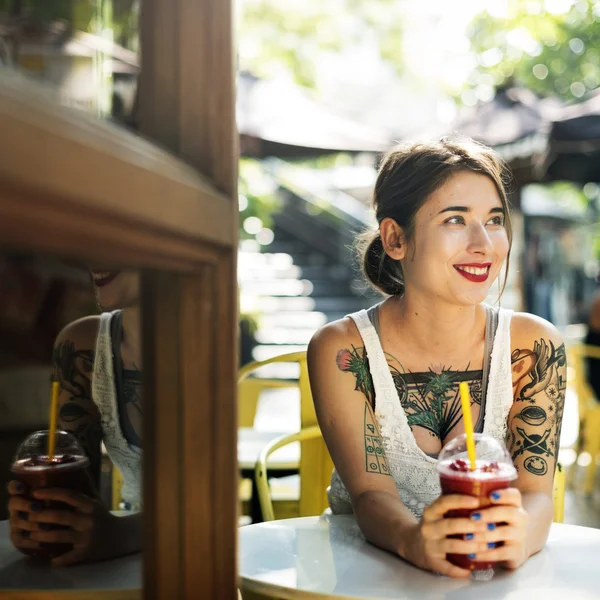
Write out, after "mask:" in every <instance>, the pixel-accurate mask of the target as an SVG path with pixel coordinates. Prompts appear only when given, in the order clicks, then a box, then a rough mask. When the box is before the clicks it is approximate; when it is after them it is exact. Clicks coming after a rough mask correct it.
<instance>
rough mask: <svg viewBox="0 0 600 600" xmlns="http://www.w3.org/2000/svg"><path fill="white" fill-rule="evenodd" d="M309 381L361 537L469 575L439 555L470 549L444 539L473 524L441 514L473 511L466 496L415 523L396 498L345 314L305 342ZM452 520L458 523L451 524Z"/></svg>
mask: <svg viewBox="0 0 600 600" xmlns="http://www.w3.org/2000/svg"><path fill="white" fill-rule="evenodd" d="M308 369H309V374H310V384H311V389H312V394H313V398H314V403H315V409H316V412H317V418H318V421H319V425H320V427H321V431H322V432H323V437H324V438H325V442H326V444H327V447H328V449H329V452H330V454H331V457H332V459H333V462H334V464H335V467H336V470H337V472H338V474H339V476H340V477H341V479H342V481H343V482H344V485H345V487H346V489H347V490H348V492H349V494H350V499H351V503H352V510H353V511H354V514H355V516H356V519H357V521H358V524H359V526H360V528H361V530H362V532H363V533H364V535H365V537H366V538H367V539H368V540H369V541H370V542H371V543H373V544H375V545H376V546H379V547H381V548H384V549H386V550H389V551H391V552H394V553H396V554H398V555H400V556H401V557H402V558H404V559H406V560H408V561H409V562H411V563H413V564H415V565H416V566H418V567H420V568H424V569H431V570H434V571H437V572H439V573H442V574H444V575H449V576H452V577H467V576H469V574H470V572H469V571H467V570H464V569H460V568H459V567H455V566H454V565H452V564H450V563H449V562H448V561H447V560H446V553H448V552H453V551H463V552H465V553H467V554H468V553H471V552H475V551H476V548H475V544H474V543H473V542H468V541H463V540H458V539H449V538H447V536H448V535H449V534H450V533H459V532H460V533H470V532H471V531H475V530H476V528H477V527H478V525H477V524H476V523H474V522H472V521H470V520H468V519H463V520H462V521H464V522H466V523H463V524H462V525H463V526H466V527H467V529H464V531H463V529H459V530H456V529H454V530H451V528H452V527H455V526H457V524H456V523H453V522H452V521H458V520H452V519H444V518H443V516H444V514H445V513H446V512H447V511H448V510H451V509H458V508H475V507H476V506H477V501H476V500H475V499H474V498H471V497H470V496H444V497H442V498H441V499H439V500H438V501H436V502H434V503H433V504H432V505H430V506H429V507H427V508H426V510H425V513H424V515H423V520H422V521H421V522H419V521H418V520H417V519H416V518H415V516H414V515H413V514H412V513H411V512H410V510H409V509H408V508H407V507H406V506H405V505H404V503H403V502H402V500H401V498H400V495H399V494H398V490H397V489H396V485H395V483H394V479H393V478H392V476H391V475H390V466H389V463H388V459H387V457H386V454H385V449H384V445H383V443H382V438H381V433H380V431H379V427H378V424H377V421H376V418H375V415H374V410H373V407H374V406H375V403H376V401H377V399H376V398H375V394H374V391H373V385H372V381H371V377H370V373H369V365H368V360H367V356H366V353H365V350H364V347H363V345H362V340H361V338H360V336H359V334H358V332H357V330H356V326H355V325H354V323H353V322H352V321H351V320H350V319H343V320H341V321H337V322H334V323H330V324H328V325H326V326H325V327H323V328H322V329H320V330H319V331H318V332H317V333H316V334H315V336H314V337H313V338H312V340H311V342H310V344H309V347H308ZM459 525H460V523H459Z"/></svg>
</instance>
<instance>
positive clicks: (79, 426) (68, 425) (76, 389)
mask: <svg viewBox="0 0 600 600" xmlns="http://www.w3.org/2000/svg"><path fill="white" fill-rule="evenodd" d="M53 363H54V369H55V376H56V377H57V378H58V381H59V382H60V388H61V392H63V391H66V392H67V393H68V394H69V398H68V401H67V402H64V403H63V404H62V405H61V407H60V411H59V415H58V416H59V422H60V424H61V427H62V429H64V430H65V431H68V432H70V433H72V434H73V435H74V436H75V437H76V438H77V439H78V441H79V442H80V444H81V445H82V446H83V448H84V450H85V452H86V453H87V455H88V458H89V459H90V470H91V472H92V475H93V477H94V479H95V481H96V482H98V481H99V476H100V458H101V456H100V442H101V439H102V428H101V426H100V423H99V420H98V418H97V416H95V415H93V414H92V410H93V407H94V404H93V400H92V398H91V373H92V371H93V367H94V352H93V351H92V350H78V349H76V348H75V345H74V344H73V342H71V341H69V340H65V341H64V342H61V343H60V344H58V345H57V346H56V348H55V349H54V353H53Z"/></svg>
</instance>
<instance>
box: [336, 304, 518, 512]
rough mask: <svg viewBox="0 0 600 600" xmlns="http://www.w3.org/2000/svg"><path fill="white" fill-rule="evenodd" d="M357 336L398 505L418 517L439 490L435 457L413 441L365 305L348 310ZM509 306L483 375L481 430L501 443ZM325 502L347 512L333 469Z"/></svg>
mask: <svg viewBox="0 0 600 600" xmlns="http://www.w3.org/2000/svg"><path fill="white" fill-rule="evenodd" d="M349 316H350V317H351V318H352V320H353V321H354V322H355V323H356V327H357V328H358V331H359V333H360V336H361V337H362V340H363V343H364V346H365V349H366V352H367V356H368V358H369V367H370V371H371V377H372V379H373V386H374V388H375V398H376V402H375V418H376V419H377V423H378V425H379V429H380V430H381V435H382V438H383V446H384V448H385V453H386V456H387V459H388V463H389V466H390V471H391V474H392V476H393V478H394V482H395V484H396V488H397V490H398V493H399V494H400V498H401V499H402V502H403V503H404V505H405V506H406V507H407V508H408V509H409V510H410V511H411V512H412V513H413V514H414V515H415V516H416V517H417V518H418V519H420V518H421V516H422V515H423V509H424V508H425V507H426V506H428V505H429V504H431V503H432V502H433V501H434V500H436V499H437V498H438V497H439V495H440V493H441V489H440V483H439V476H438V474H437V472H436V469H435V467H436V464H437V459H436V458H432V457H431V456H428V455H427V454H425V452H423V451H422V450H421V449H420V448H419V446H418V445H417V441H416V439H415V436H414V435H413V433H412V431H411V428H410V426H409V424H408V420H407V418H406V413H405V412H404V409H403V408H402V405H401V404H400V399H399V397H398V393H397V391H396V387H395V385H394V381H393V379H392V374H391V372H390V369H389V366H388V363H387V360H386V358H385V354H384V352H383V348H382V347H381V342H380V340H379V336H378V334H377V332H376V330H375V328H374V327H373V324H372V323H371V321H370V319H369V316H368V314H367V311H366V310H361V311H360V312H357V313H354V314H351V315H349ZM511 317H512V311H511V310H506V309H502V308H501V309H499V313H498V327H497V329H496V334H495V336H494V343H493V347H492V357H491V361H490V370H489V376H488V386H487V395H486V403H485V416H484V427H483V433H484V434H486V435H490V436H492V437H494V438H496V439H497V440H498V441H500V442H501V443H502V444H504V443H505V438H506V426H507V425H506V421H507V418H508V413H509V411H510V409H511V407H512V404H513V390H512V376H511V368H510V366H511V362H510V355H511V344H510V321H511ZM327 494H328V498H329V506H330V508H331V511H332V512H333V513H334V514H349V513H352V504H351V501H350V495H349V494H348V491H347V490H346V488H345V487H344V484H343V483H342V480H341V478H340V476H339V475H338V473H337V471H336V470H335V469H334V471H333V474H332V476H331V485H330V487H329V488H328V490H327Z"/></svg>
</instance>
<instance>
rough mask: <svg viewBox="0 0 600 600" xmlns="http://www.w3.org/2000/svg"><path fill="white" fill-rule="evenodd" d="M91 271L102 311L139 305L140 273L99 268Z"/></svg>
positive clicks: (95, 292) (95, 293)
mask: <svg viewBox="0 0 600 600" xmlns="http://www.w3.org/2000/svg"><path fill="white" fill-rule="evenodd" d="M89 269H90V274H91V277H92V286H93V288H94V295H95V296H96V302H97V303H98V306H99V307H100V308H101V309H102V310H105V311H111V310H117V309H123V308H129V307H131V306H134V305H136V304H137V303H138V300H139V292H140V277H139V272H138V271H135V270H131V269H123V270H114V269H113V270H109V269H105V268H99V267H93V268H92V267H90V268H89Z"/></svg>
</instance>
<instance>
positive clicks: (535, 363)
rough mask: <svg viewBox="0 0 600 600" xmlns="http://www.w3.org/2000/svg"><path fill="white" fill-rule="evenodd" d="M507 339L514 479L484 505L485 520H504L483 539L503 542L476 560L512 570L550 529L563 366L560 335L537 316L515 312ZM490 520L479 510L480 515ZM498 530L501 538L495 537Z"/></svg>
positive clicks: (538, 547)
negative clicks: (509, 341)
mask: <svg viewBox="0 0 600 600" xmlns="http://www.w3.org/2000/svg"><path fill="white" fill-rule="evenodd" d="M511 338H512V384H513V396H514V402H513V406H512V409H511V411H510V413H509V416H508V421H507V440H506V445H507V448H508V450H509V452H510V454H511V456H512V459H513V462H514V464H515V467H516V468H517V471H518V479H517V483H516V489H515V488H512V489H508V490H503V491H500V492H498V495H497V498H495V499H493V502H494V503H495V504H498V505H501V506H496V507H495V508H492V509H487V510H489V514H490V515H492V512H494V511H495V512H494V515H493V518H494V519H495V520H494V521H490V522H496V523H497V522H499V521H502V522H506V523H508V525H506V526H504V527H498V528H497V530H496V531H493V532H491V533H489V534H487V535H488V538H487V541H491V542H495V541H497V540H500V539H502V540H506V542H505V544H504V546H503V547H501V548H497V549H495V550H491V551H490V552H489V553H488V554H487V555H486V556H483V555H482V556H481V557H480V560H486V559H487V558H490V559H491V560H499V561H501V562H502V561H503V566H505V567H507V568H510V569H515V568H517V567H519V566H520V565H521V564H523V563H524V562H525V561H526V560H527V558H529V557H530V556H531V555H533V554H535V553H536V552H539V551H540V550H541V549H542V548H543V547H544V544H545V543H546V539H547V537H548V533H549V531H550V525H551V523H552V517H553V506H552V482H553V478H554V470H555V467H556V459H557V457H558V449H559V445H560V430H561V424H562V416H563V408H564V401H565V388H566V367H567V366H566V356H565V347H564V344H563V342H562V340H561V337H560V334H559V333H558V331H557V330H556V328H555V327H554V326H552V325H551V324H550V323H548V322H546V321H544V320H543V319H540V318H538V317H534V316H533V315H527V314H516V315H515V316H514V317H513V321H512V324H511ZM498 511H506V512H505V513H501V512H498ZM486 512H487V511H482V514H483V513H486ZM491 518H492V516H490V519H491ZM490 519H488V518H487V516H486V515H485V514H484V516H483V519H482V520H484V521H489V520H490ZM502 531H504V535H505V537H504V538H501V537H500V536H501V535H502ZM508 532H510V535H508Z"/></svg>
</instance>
